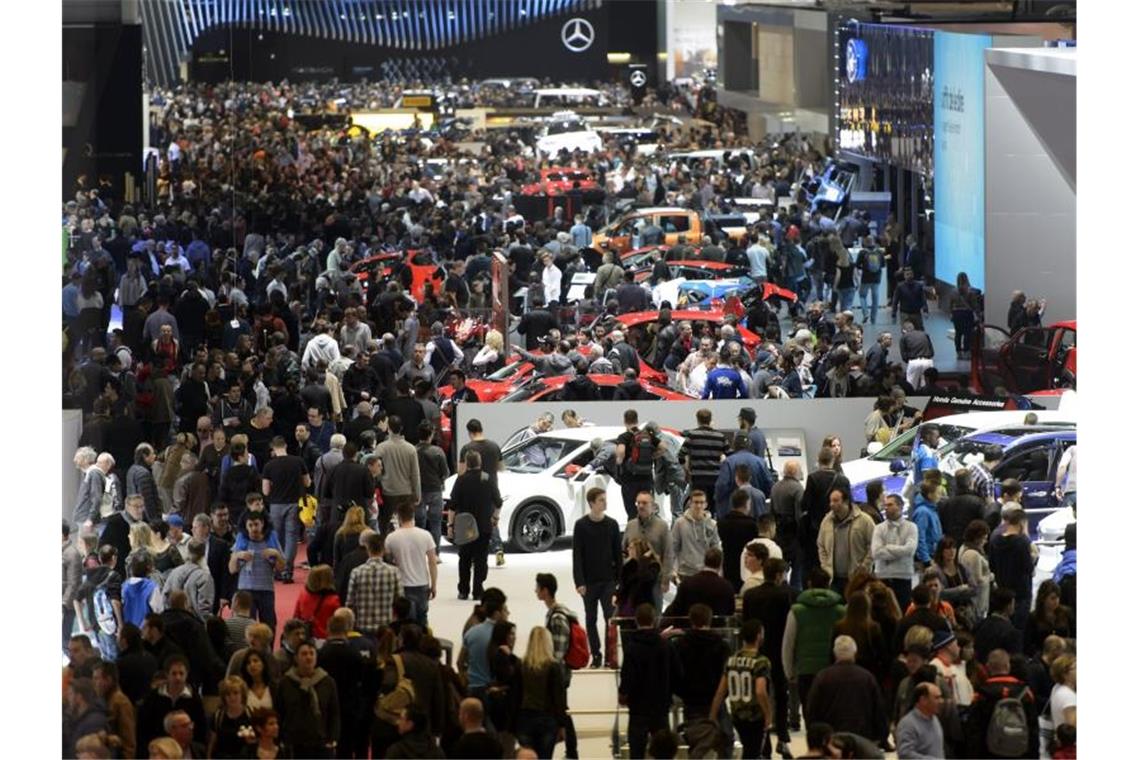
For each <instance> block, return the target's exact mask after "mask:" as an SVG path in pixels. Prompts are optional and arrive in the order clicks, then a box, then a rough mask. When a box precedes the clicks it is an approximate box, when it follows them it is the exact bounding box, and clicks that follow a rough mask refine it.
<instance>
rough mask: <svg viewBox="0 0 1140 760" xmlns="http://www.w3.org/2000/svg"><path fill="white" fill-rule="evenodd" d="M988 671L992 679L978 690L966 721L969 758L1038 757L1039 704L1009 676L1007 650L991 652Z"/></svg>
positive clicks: (1027, 686)
mask: <svg viewBox="0 0 1140 760" xmlns="http://www.w3.org/2000/svg"><path fill="white" fill-rule="evenodd" d="M986 671H987V672H988V673H989V676H990V677H989V678H987V679H986V680H985V682H983V683H982V684H981V685H980V686H979V687H978V688H977V689H976V690H975V692H974V704H973V705H972V706H971V708H970V719H969V720H968V721H966V747H967V752H966V756H967V757H1025V758H1034V757H1037V756H1038V754H1037V753H1038V740H1039V732H1038V726H1037V716H1038V713H1039V712H1040V705H1039V704H1038V702H1037V700H1036V699H1035V697H1034V695H1033V690H1032V689H1030V688H1029V685H1028V684H1027V683H1025V682H1024V681H1022V680H1021V679H1019V678H1017V677H1016V676H1013V675H1012V674H1010V665H1009V653H1008V652H1006V651H1005V650H1004V649H995V650H993V651H992V652H990V654H989V657H987V658H986Z"/></svg>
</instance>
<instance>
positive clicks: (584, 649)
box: [563, 612, 590, 670]
mask: <svg viewBox="0 0 1140 760" xmlns="http://www.w3.org/2000/svg"><path fill="white" fill-rule="evenodd" d="M563 614H564V615H566V622H567V623H569V624H570V644H569V646H567V647H566V656H565V657H563V660H564V661H565V662H566V666H567V667H568V668H570V669H571V670H581V669H582V668H584V667H586V666H587V665H589V664H590V643H589V641H588V640H587V638H586V629H585V628H583V627H582V624H581V623H579V622H578V618H576V617H574V616H573V615H570V614H569V613H565V612H564V613H563Z"/></svg>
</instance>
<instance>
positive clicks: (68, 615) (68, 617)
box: [63, 607, 75, 652]
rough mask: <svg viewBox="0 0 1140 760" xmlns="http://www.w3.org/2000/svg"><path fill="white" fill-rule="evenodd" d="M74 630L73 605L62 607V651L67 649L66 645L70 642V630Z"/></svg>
mask: <svg viewBox="0 0 1140 760" xmlns="http://www.w3.org/2000/svg"><path fill="white" fill-rule="evenodd" d="M74 630H75V607H71V608H70V609H68V608H67V607H64V608H63V651H64V652H66V651H67V645H68V644H69V643H70V642H71V632H72V631H74Z"/></svg>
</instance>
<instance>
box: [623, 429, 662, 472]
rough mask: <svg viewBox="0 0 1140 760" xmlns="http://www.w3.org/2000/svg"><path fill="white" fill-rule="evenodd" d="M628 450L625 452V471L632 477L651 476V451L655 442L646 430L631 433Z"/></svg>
mask: <svg viewBox="0 0 1140 760" xmlns="http://www.w3.org/2000/svg"><path fill="white" fill-rule="evenodd" d="M629 449H630V450H629V451H628V452H626V459H625V473H626V475H629V476H630V477H633V478H651V477H653V452H654V451H656V449H657V444H656V443H655V442H654V440H653V435H652V434H651V433H650V432H649V431H648V430H638V431H636V432H635V433H634V434H633V440H632V441H631V442H630V446H629Z"/></svg>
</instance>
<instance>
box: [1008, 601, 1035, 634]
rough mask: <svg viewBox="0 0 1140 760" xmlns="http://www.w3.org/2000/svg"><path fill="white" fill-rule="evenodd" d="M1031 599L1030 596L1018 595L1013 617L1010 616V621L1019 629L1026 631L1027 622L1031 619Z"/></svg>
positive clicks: (1014, 604)
mask: <svg viewBox="0 0 1140 760" xmlns="http://www.w3.org/2000/svg"><path fill="white" fill-rule="evenodd" d="M1030 601H1031V600H1030V597H1028V596H1022V597H1016V598H1015V599H1014V601H1013V617H1012V618H1010V622H1011V623H1013V627H1014V628H1016V629H1017V630H1019V631H1024V630H1025V624H1026V622H1028V621H1029V604H1030Z"/></svg>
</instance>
